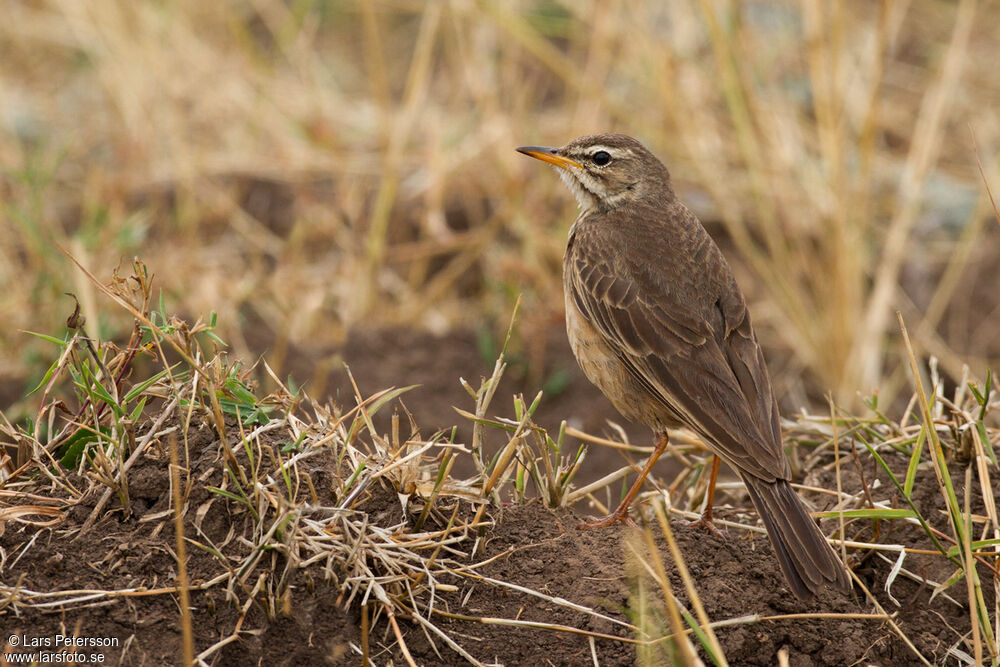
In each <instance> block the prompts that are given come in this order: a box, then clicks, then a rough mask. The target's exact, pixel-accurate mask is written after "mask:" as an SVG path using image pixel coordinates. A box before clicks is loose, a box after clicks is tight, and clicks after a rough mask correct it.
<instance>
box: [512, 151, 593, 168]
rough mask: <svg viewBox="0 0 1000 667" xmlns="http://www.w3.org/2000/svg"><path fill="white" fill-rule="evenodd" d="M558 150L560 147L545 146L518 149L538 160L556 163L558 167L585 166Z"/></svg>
mask: <svg viewBox="0 0 1000 667" xmlns="http://www.w3.org/2000/svg"><path fill="white" fill-rule="evenodd" d="M558 150H559V149H558V148H547V147H545V146H521V147H520V148H518V149H517V152H518V153H524V154H525V155H527V156H528V157H533V158H535V159H536V160H541V161H542V162H548V163H549V164H554V165H555V166H557V167H576V168H578V169H582V168H583V165H582V164H580V163H579V162H577V161H575V160H570V159H569V158H568V157H563V156H562V155H559V154H558V153H556V151H558Z"/></svg>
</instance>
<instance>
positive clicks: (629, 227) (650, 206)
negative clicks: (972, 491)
mask: <svg viewBox="0 0 1000 667" xmlns="http://www.w3.org/2000/svg"><path fill="white" fill-rule="evenodd" d="M517 150H518V151H520V152H521V153H524V154H525V155H529V156H531V157H533V158H537V159H539V160H543V161H545V162H549V163H551V164H553V165H555V166H556V167H558V171H559V175H560V176H561V177H562V179H563V181H564V182H565V183H566V185H568V186H569V189H570V190H572V192H573V194H574V195H576V198H577V200H578V202H579V204H580V215H579V217H578V218H577V219H576V221H575V222H574V223H573V226H572V227H571V228H570V232H569V242H568V244H567V247H566V255H565V258H564V260H563V285H564V288H565V298H566V330H567V333H568V334H569V340H570V344H571V345H572V348H573V353H574V354H575V355H576V358H577V361H578V362H579V363H580V366H581V368H582V369H583V372H584V374H585V375H586V376H587V378H588V379H589V380H590V381H591V382H593V383H594V384H595V385H597V387H598V388H599V389H600V390H601V391H602V392H603V393H604V395H605V396H607V397H608V399H610V400H611V402H612V403H613V404H614V406H615V408H616V409H617V410H618V411H619V412H620V413H621V414H622V415H623V416H624V417H625V418H626V419H629V420H632V421H639V422H642V423H645V424H647V425H648V426H649V427H650V428H652V429H653V432H654V434H656V436H657V442H656V447H655V449H654V452H653V454H652V455H651V456H650V458H649V461H648V462H647V463H646V465H645V467H644V469H643V470H642V472H641V474H640V475H639V478H638V479H637V480H636V481H635V483H634V484H633V486H632V488H631V489H630V490H629V492H628V494H627V495H626V497H625V499H624V500H623V501H622V503H621V505H620V506H619V507H618V509H617V510H615V512H614V513H613V514H611V515H609V516H607V517H605V518H604V519H601V520H598V521H592V522H589V523H588V524H587V526H584V527H601V526H607V525H611V524H613V523H615V522H618V521H628V507H629V504H630V503H631V502H632V499H633V498H634V497H635V495H636V493H638V491H639V488H640V487H641V485H642V482H643V480H644V479H645V477H646V475H647V474H648V473H649V470H650V469H651V468H652V466H653V464H654V463H655V462H656V459H657V458H658V457H659V456H660V454H662V453H663V451H664V449H665V448H666V446H667V429H668V428H676V427H679V426H685V427H687V428H689V429H691V430H692V431H694V432H695V433H697V434H698V435H700V436H701V438H702V439H704V441H705V442H706V443H707V444H708V446H709V447H710V449H711V450H712V452H713V453H714V454H715V455H716V457H715V458H714V459H713V471H712V477H711V481H710V489H709V498H708V500H707V509H706V512H705V515H704V516H703V522H704V523H706V524H707V525H709V526H711V507H712V499H711V494H712V493H713V492H714V486H715V473H716V472H717V470H718V459H722V460H723V461H725V462H726V463H727V464H729V466H730V467H732V468H733V470H735V471H736V473H737V474H738V475H739V476H740V478H741V479H742V480H743V482H744V483H745V485H746V489H747V492H748V493H749V495H750V500H751V501H752V502H753V504H754V507H756V508H757V512H758V514H759V515H760V517H761V518H762V519H763V521H764V526H765V527H766V528H767V534H768V536H769V537H770V538H771V544H772V546H773V547H774V551H775V554H776V555H777V557H778V563H779V564H780V565H781V570H782V572H784V574H785V578H786V579H787V580H788V584H789V586H790V587H791V589H792V592H793V593H795V595H796V596H797V597H799V598H801V599H804V600H807V599H810V598H811V597H812V596H813V594H815V593H816V592H817V591H818V590H820V589H821V588H823V586H825V585H827V584H832V585H834V586H836V587H837V588H840V589H842V590H845V591H847V590H850V580H849V578H848V574H847V570H846V569H845V567H844V565H843V563H841V561H840V560H839V559H838V558H837V556H836V554H835V553H834V551H833V549H831V548H830V545H829V544H827V542H826V540H825V538H824V537H823V534H822V533H821V532H820V530H819V527H818V526H817V525H816V523H815V521H813V519H812V518H811V517H810V516H809V513H808V512H807V511H806V508H805V507H804V506H803V504H802V501H801V500H800V499H799V497H798V496H797V495H796V493H795V491H793V490H792V487H791V486H790V485H789V483H788V481H789V478H790V477H791V471H790V469H789V467H788V461H787V460H786V459H785V454H784V452H783V450H782V446H781V432H780V429H779V426H778V405H777V402H776V401H775V399H774V394H773V392H772V390H771V382H770V380H769V379H768V375H767V368H766V367H765V365H764V356H763V354H762V353H761V349H760V346H759V345H758V343H757V336H756V334H755V333H754V331H753V328H752V327H751V325H750V314H749V313H748V312H747V305H746V301H745V299H744V298H743V293H742V292H741V291H740V288H739V285H737V284H736V279H735V278H734V276H733V272H732V270H731V269H730V268H729V264H728V263H727V262H726V259H725V257H723V255H722V252H721V251H720V250H719V248H718V246H717V245H716V244H715V242H714V241H713V240H712V238H711V237H710V236H709V235H708V232H706V231H705V228H704V227H703V226H702V224H701V222H699V220H698V218H697V217H695V215H694V214H693V213H691V211H689V210H688V208H687V207H686V206H685V205H684V204H683V203H681V201H680V200H679V199H678V198H677V196H676V195H675V194H674V190H673V187H672V185H671V183H670V174H669V173H668V172H667V168H666V167H665V166H664V165H663V163H662V162H660V161H659V160H658V159H657V158H656V156H654V155H653V154H652V153H650V152H649V150H647V149H646V148H645V147H644V146H643V145H642V144H640V143H639V142H638V141H636V140H635V139H633V138H631V137H628V136H625V135H622V134H594V135H588V136H585V137H580V138H579V139H575V140H573V141H571V142H570V143H568V144H566V145H565V146H563V147H561V148H544V147H540V146H525V147H522V148H518V149H517Z"/></svg>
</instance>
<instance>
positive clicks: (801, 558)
mask: <svg viewBox="0 0 1000 667" xmlns="http://www.w3.org/2000/svg"><path fill="white" fill-rule="evenodd" d="M743 481H744V482H745V483H746V487H747V491H748V492H749V493H750V500H752V501H753V504H754V507H756V508H757V513H758V514H759V515H760V517H761V519H763V520H764V526H765V527H766V528H767V534H768V537H770V538H771V545H772V546H773V547H774V553H775V554H776V555H777V557H778V563H779V564H780V565H781V571H782V572H784V574H785V579H787V580H788V585H789V586H790V587H791V589H792V592H793V593H795V596H796V597H798V598H799V599H800V600H809V599H811V598H812V597H813V595H815V594H816V593H817V592H818V591H819V590H820V589H821V588H823V587H824V586H827V585H831V584H832V585H833V586H835V587H836V588H839V589H840V590H842V591H845V592H846V591H850V590H851V580H850V577H849V576H848V574H847V569H846V568H845V567H844V564H843V563H842V562H841V561H840V559H839V558H837V554H835V553H834V551H833V549H831V548H830V545H829V544H827V542H826V538H824V537H823V534H822V533H821V532H820V530H819V526H817V525H816V522H815V521H813V519H812V517H810V516H809V513H808V512H807V511H806V508H805V506H804V505H803V504H802V500H801V499H800V498H799V497H798V495H796V493H795V491H793V490H792V487H791V485H790V484H789V483H788V482H787V481H786V480H783V479H779V480H778V481H776V482H768V481H765V480H762V479H759V478H757V477H753V476H751V475H746V476H745V477H744V478H743Z"/></svg>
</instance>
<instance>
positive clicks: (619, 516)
mask: <svg viewBox="0 0 1000 667" xmlns="http://www.w3.org/2000/svg"><path fill="white" fill-rule="evenodd" d="M616 523H624V524H626V525H628V526H632V527H633V528H638V527H639V526H638V525H637V524H636V522H635V521H633V520H632V517H630V516H629V515H628V512H627V511H625V512H612V513H611V514H609V515H607V516H605V517H601V518H600V519H586V520H584V522H583V523H581V524H580V525H579V526H577V527H576V529H577V530H594V529H595V528H607V527H608V526H613V525H615V524H616Z"/></svg>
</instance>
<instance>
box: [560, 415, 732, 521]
mask: <svg viewBox="0 0 1000 667" xmlns="http://www.w3.org/2000/svg"><path fill="white" fill-rule="evenodd" d="M666 448H667V434H666V432H663V433H661V434H660V437H659V438H658V439H657V441H656V447H655V448H654V449H653V453H652V454H650V455H649V459H648V460H647V461H646V465H644V466H643V467H642V472H640V473H639V477H637V478H636V480H635V482H634V483H633V484H632V488H631V489H629V490H628V493H627V494H625V499H624V500H622V502H621V504H620V505H618V509H616V510H615V511H614V512H612V513H611V514H609V515H607V516H606V517H604V518H601V519H590V520H588V521H586V522H585V523H583V524H581V525H580V526H577V528H579V529H580V530H588V529H591V528H606V527H608V526H611V525H613V524H616V523H619V522H620V523H629V524H632V525H635V524H634V522H633V521H632V520H631V519H629V518H628V508H629V505H631V504H632V501H633V500H635V497H636V495H637V494H638V493H639V489H640V488H642V483H643V481H645V479H646V475H648V474H649V471H650V470H652V469H653V464H654V463H656V459H658V458H660V455H661V454H663V452H664V450H666ZM713 487H714V484H713Z"/></svg>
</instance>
